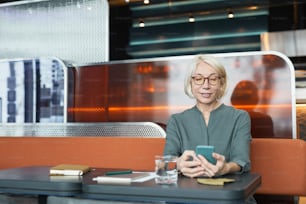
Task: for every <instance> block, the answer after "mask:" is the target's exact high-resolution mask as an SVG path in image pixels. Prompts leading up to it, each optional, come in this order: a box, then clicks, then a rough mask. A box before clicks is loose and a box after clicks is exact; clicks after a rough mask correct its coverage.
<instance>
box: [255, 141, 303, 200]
mask: <svg viewBox="0 0 306 204" xmlns="http://www.w3.org/2000/svg"><path fill="white" fill-rule="evenodd" d="M251 161H252V172H256V173H259V174H260V175H261V176H262V184H261V187H260V188H259V189H258V191H257V193H260V194H274V195H306V142H305V141H304V140H300V139H275V138H274V139H271V138H254V139H253V141H252V144H251Z"/></svg>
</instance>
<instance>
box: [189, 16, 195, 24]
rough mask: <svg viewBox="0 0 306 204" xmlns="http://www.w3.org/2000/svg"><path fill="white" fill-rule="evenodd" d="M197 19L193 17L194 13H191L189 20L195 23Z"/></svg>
mask: <svg viewBox="0 0 306 204" xmlns="http://www.w3.org/2000/svg"><path fill="white" fill-rule="evenodd" d="M194 21H195V18H194V17H193V15H190V16H189V22H190V23H193V22H194Z"/></svg>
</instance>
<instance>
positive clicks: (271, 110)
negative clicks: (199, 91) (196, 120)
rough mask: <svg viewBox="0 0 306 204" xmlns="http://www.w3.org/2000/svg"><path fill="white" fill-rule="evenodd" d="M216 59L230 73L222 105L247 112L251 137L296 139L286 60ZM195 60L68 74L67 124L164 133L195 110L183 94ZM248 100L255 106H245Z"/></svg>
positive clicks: (268, 56)
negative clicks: (121, 125)
mask: <svg viewBox="0 0 306 204" xmlns="http://www.w3.org/2000/svg"><path fill="white" fill-rule="evenodd" d="M215 56H216V57H218V58H219V59H220V60H221V62H222V63H223V64H224V66H225V68H226V70H227V73H228V82H229V83H228V90H227V93H226V95H225V96H224V98H223V102H224V103H225V104H227V105H234V106H235V107H237V108H240V109H244V110H247V111H249V113H250V115H251V117H252V125H253V127H252V132H253V137H280V138H292V137H296V127H295V124H296V122H295V120H296V119H295V85H294V81H295V80H294V71H293V65H292V63H291V62H290V61H289V59H288V58H287V57H285V56H283V55H282V54H280V53H277V52H246V53H229V54H216V55H215ZM193 57H194V56H179V57H167V58H152V59H146V60H128V61H116V62H110V63H102V64H93V65H84V66H80V67H77V68H75V70H74V69H71V70H74V71H75V74H74V76H75V79H74V80H75V82H74V83H75V86H74V91H75V95H74V96H75V97H74V101H73V104H74V105H73V106H70V107H69V115H70V116H71V117H70V119H69V120H70V122H103V121H109V122H126V121H151V122H156V123H158V124H160V125H162V126H163V127H165V126H166V123H167V120H168V119H169V117H170V115H171V114H173V113H177V112H181V111H183V110H185V109H186V108H189V107H191V106H193V105H194V104H195V101H193V100H192V99H190V98H188V97H187V96H186V95H185V94H184V76H185V70H186V69H187V68H188V66H189V64H190V62H191V59H192V58H193ZM236 86H238V89H236ZM249 87H251V89H250V90H249V89H248V88H249ZM256 92H257V93H256ZM245 94H246V96H245ZM256 94H257V97H253V96H256ZM252 98H255V99H256V100H255V101H250V100H248V99H252Z"/></svg>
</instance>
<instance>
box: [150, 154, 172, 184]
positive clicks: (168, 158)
mask: <svg viewBox="0 0 306 204" xmlns="http://www.w3.org/2000/svg"><path fill="white" fill-rule="evenodd" d="M176 160H177V157H176V156H172V155H158V156H155V174H156V176H155V182H156V183H157V184H176V182H177V168H176Z"/></svg>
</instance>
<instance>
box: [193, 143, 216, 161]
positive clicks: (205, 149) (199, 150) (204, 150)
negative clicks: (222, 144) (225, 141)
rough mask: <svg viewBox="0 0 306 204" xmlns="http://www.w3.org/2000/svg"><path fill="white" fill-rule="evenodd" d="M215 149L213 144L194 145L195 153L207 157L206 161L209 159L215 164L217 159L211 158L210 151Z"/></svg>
mask: <svg viewBox="0 0 306 204" xmlns="http://www.w3.org/2000/svg"><path fill="white" fill-rule="evenodd" d="M214 151H215V147H214V146H209V145H198V146H197V147H196V154H197V155H198V154H200V155H202V156H203V157H205V159H207V161H209V162H210V163H212V164H216V163H217V161H216V159H215V158H213V156H212V153H213V152H214Z"/></svg>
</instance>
